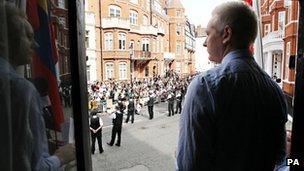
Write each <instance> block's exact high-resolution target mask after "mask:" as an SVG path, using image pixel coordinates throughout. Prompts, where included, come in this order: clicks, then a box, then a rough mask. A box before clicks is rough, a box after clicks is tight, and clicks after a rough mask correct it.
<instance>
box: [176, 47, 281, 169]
mask: <svg viewBox="0 0 304 171" xmlns="http://www.w3.org/2000/svg"><path fill="white" fill-rule="evenodd" d="M191 98H192V99H193V100H190V99H191ZM190 109H191V110H190ZM185 122H186V123H187V122H188V123H192V124H191V125H181V130H180V136H181V137H183V138H180V144H179V147H180V148H179V154H178V161H179V160H186V161H187V162H188V163H187V162H185V163H183V162H181V163H182V164H180V165H179V168H180V169H181V170H196V169H201V170H234V171H238V170H240V171H241V170H272V169H273V166H274V165H275V164H276V162H278V161H280V160H282V159H283V157H284V155H285V151H284V147H285V143H284V142H285V122H286V106H285V101H284V97H283V94H282V91H281V90H280V88H279V87H278V86H277V84H276V83H275V82H273V81H272V80H271V78H270V77H269V76H268V75H266V73H264V72H263V71H262V70H261V69H260V68H259V67H258V66H257V64H256V63H255V61H254V60H253V58H252V57H250V56H249V54H248V53H246V52H244V51H243V52H242V51H238V52H233V53H230V54H229V55H227V56H226V57H225V58H224V60H223V62H222V64H221V65H220V66H219V67H218V68H215V69H213V70H210V71H208V72H207V73H206V74H205V75H204V76H198V77H196V78H195V79H194V81H193V82H192V83H191V85H190V86H189V93H188V94H187V96H186V100H185V108H184V111H183V114H182V122H181V124H183V123H185ZM186 126H190V127H191V128H190V129H187V128H186ZM194 135H195V136H194ZM280 162H281V161H280Z"/></svg>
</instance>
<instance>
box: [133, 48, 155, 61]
mask: <svg viewBox="0 0 304 171" xmlns="http://www.w3.org/2000/svg"><path fill="white" fill-rule="evenodd" d="M132 58H133V59H151V52H149V51H141V50H135V51H134V54H133V56H132Z"/></svg>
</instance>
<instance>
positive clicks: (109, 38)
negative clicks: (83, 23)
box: [104, 32, 113, 50]
mask: <svg viewBox="0 0 304 171" xmlns="http://www.w3.org/2000/svg"><path fill="white" fill-rule="evenodd" d="M104 37H105V42H104V43H105V50H113V33H110V32H107V33H105V34H104Z"/></svg>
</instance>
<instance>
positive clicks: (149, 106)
mask: <svg viewBox="0 0 304 171" xmlns="http://www.w3.org/2000/svg"><path fill="white" fill-rule="evenodd" d="M147 106H148V112H149V119H150V120H151V119H153V115H154V113H153V106H154V96H153V94H150V96H149V100H148V103H147Z"/></svg>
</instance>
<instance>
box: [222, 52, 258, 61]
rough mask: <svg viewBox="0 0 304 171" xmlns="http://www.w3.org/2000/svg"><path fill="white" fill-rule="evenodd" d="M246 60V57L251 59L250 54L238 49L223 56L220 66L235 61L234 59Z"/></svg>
mask: <svg viewBox="0 0 304 171" xmlns="http://www.w3.org/2000/svg"><path fill="white" fill-rule="evenodd" d="M240 57H242V58H248V57H252V54H251V53H250V52H249V50H248V49H238V50H234V51H231V52H229V53H228V54H227V55H225V57H224V58H223V61H222V64H227V63H229V62H230V61H232V60H234V59H236V58H240Z"/></svg>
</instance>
